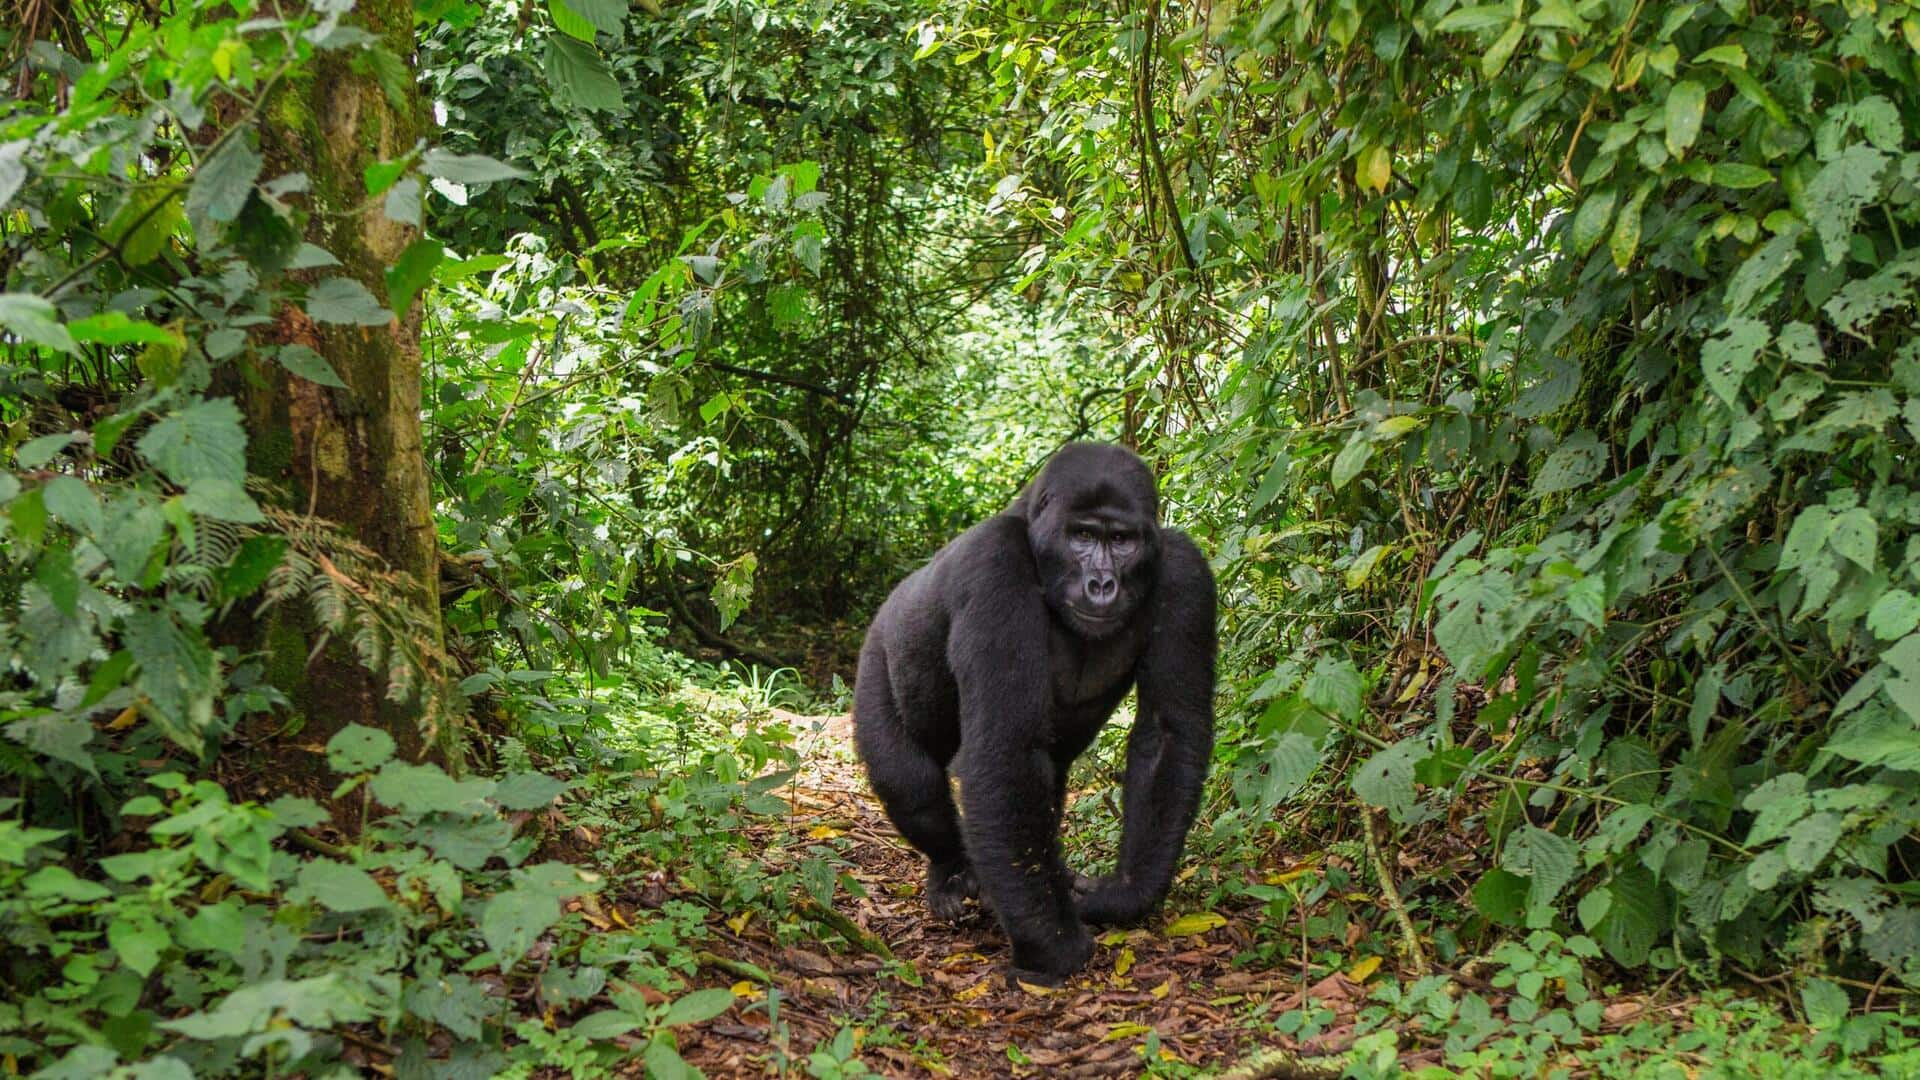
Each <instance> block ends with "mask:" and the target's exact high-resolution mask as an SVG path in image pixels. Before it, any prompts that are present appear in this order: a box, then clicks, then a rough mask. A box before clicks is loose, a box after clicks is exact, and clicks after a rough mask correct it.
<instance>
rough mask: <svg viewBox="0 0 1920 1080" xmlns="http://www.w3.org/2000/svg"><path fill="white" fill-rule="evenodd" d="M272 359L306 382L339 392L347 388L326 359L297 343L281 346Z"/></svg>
mask: <svg viewBox="0 0 1920 1080" xmlns="http://www.w3.org/2000/svg"><path fill="white" fill-rule="evenodd" d="M273 358H274V359H275V360H278V361H279V362H280V366H281V367H283V368H286V369H287V370H288V371H289V372H292V373H293V374H295V375H298V376H299V377H301V378H303V379H305V380H307V381H308V382H312V383H319V384H320V385H321V386H332V387H336V388H338V389H341V390H345V389H346V388H347V384H346V383H345V382H342V381H341V379H340V376H339V375H337V374H335V373H334V370H333V365H332V364H329V363H327V358H326V357H324V356H321V355H320V354H319V353H317V352H315V351H313V350H312V349H310V348H308V347H307V346H305V345H301V344H298V343H296V344H293V345H282V346H281V347H280V348H278V349H276V350H274V354H273Z"/></svg>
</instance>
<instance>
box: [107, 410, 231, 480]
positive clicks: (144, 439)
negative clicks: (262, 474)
mask: <svg viewBox="0 0 1920 1080" xmlns="http://www.w3.org/2000/svg"><path fill="white" fill-rule="evenodd" d="M134 445H135V447H136V448H137V449H138V450H139V451H140V454H141V456H143V457H145V458H146V459H147V460H148V461H149V462H151V463H152V464H153V467H154V468H156V469H159V470H160V471H161V472H162V473H164V474H165V475H166V477H167V479H169V480H171V481H173V482H174V483H176V484H178V485H180V486H181V487H185V488H191V487H193V486H194V485H195V484H201V483H208V482H212V483H221V484H226V485H229V486H231V487H235V488H238V487H240V486H241V484H242V483H244V482H245V480H246V475H247V460H246V450H247V436H246V431H245V429H244V428H243V427H242V426H241V423H240V410H239V408H238V407H236V406H235V405H234V403H233V402H232V401H230V400H228V399H227V398H213V399H210V400H206V401H196V402H194V403H193V404H191V405H188V406H186V407H185V408H183V409H180V410H178V411H176V412H173V413H169V414H168V415H167V416H166V417H165V418H164V419H162V420H161V421H160V422H159V423H157V424H155V425H153V427H152V428H150V429H148V431H147V433H146V434H145V435H142V436H141V437H140V441H139V442H137V443H135V444H134Z"/></svg>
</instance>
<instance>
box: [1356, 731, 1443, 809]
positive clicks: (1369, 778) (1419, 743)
mask: <svg viewBox="0 0 1920 1080" xmlns="http://www.w3.org/2000/svg"><path fill="white" fill-rule="evenodd" d="M1430 753H1432V751H1431V750H1430V749H1429V748H1428V746H1427V744H1426V742H1425V741H1424V740H1422V739H1417V738H1415V739H1402V740H1401V741H1399V742H1397V743H1394V744H1393V745H1392V746H1389V747H1387V748H1386V749H1385V750H1380V751H1377V752H1376V753H1375V754H1374V755H1373V756H1372V757H1370V758H1368V759H1367V761H1366V764H1364V765H1361V766H1360V767H1359V768H1358V769H1356V770H1354V773H1353V780H1352V786H1353V793H1354V794H1355V795H1358V796H1360V798H1361V800H1362V801H1363V802H1365V803H1367V804H1368V805H1370V806H1378V807H1381V808H1383V809H1385V810H1386V811H1387V813H1388V814H1389V815H1390V816H1392V818H1393V819H1394V820H1395V821H1403V820H1405V819H1406V816H1407V814H1408V813H1409V812H1410V811H1411V810H1412V809H1413V807H1414V802H1415V801H1416V799H1417V798H1418V793H1417V792H1416V791H1415V790H1414V787H1413V770H1414V766H1416V765H1418V764H1419V763H1420V762H1421V761H1423V760H1425V759H1426V757H1427V756H1428V755H1429V754H1430Z"/></svg>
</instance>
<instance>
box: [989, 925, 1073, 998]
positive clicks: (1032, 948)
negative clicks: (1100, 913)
mask: <svg viewBox="0 0 1920 1080" xmlns="http://www.w3.org/2000/svg"><path fill="white" fill-rule="evenodd" d="M1092 957H1093V935H1092V934H1089V933H1087V928H1086V927H1085V926H1084V925H1082V924H1081V923H1080V921H1079V920H1077V919H1076V920H1074V922H1073V926H1072V928H1071V929H1063V930H1062V931H1061V932H1060V933H1059V934H1058V935H1056V936H1055V937H1054V938H1053V939H1051V940H1049V941H1046V942H1015V943H1014V946H1013V964H1012V965H1011V966H1009V967H1008V968H1007V985H1008V986H1010V987H1018V986H1019V985H1020V984H1021V983H1023V982H1024V983H1032V984H1033V985H1035V986H1059V985H1061V984H1062V983H1064V982H1066V981H1067V980H1068V979H1070V978H1072V977H1073V976H1074V975H1076V974H1078V973H1079V971H1080V969H1081V968H1083V967H1085V966H1087V961H1088V960H1089V959H1091V958H1092Z"/></svg>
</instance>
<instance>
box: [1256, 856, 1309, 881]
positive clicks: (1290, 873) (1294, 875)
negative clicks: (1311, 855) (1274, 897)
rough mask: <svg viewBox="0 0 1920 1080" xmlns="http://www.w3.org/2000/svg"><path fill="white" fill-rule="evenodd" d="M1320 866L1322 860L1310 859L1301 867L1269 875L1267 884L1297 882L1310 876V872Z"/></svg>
mask: <svg viewBox="0 0 1920 1080" xmlns="http://www.w3.org/2000/svg"><path fill="white" fill-rule="evenodd" d="M1319 864H1320V860H1319V859H1317V858H1316V859H1308V860H1307V861H1306V862H1303V863H1301V864H1300V865H1298V866H1296V867H1294V868H1292V869H1291V870H1282V871H1280V872H1279V873H1277V874H1268V875H1267V884H1269V885H1285V884H1286V883H1287V882H1289V881H1297V880H1299V879H1300V878H1303V877H1305V876H1306V875H1307V874H1308V872H1310V871H1311V870H1312V869H1313V868H1314V867H1315V866H1318V865H1319Z"/></svg>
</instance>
